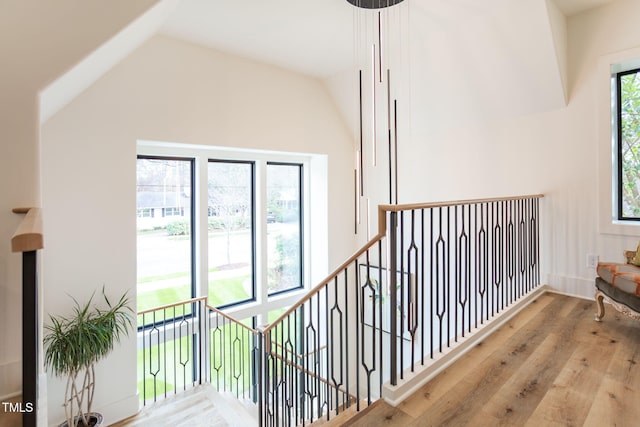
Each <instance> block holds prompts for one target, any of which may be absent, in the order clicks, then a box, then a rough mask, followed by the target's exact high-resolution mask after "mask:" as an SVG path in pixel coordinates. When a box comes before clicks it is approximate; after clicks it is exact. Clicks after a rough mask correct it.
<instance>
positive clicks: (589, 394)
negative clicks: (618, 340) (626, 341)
mask: <svg viewBox="0 0 640 427" xmlns="http://www.w3.org/2000/svg"><path fill="white" fill-rule="evenodd" d="M609 345H610V346H614V345H615V343H610V344H609ZM607 350H608V349H606V348H602V346H601V345H600V344H599V343H591V344H588V343H579V344H578V346H577V347H576V349H575V351H574V353H573V354H572V355H571V358H570V359H569V361H568V362H567V364H566V365H565V366H564V368H563V369H562V371H561V372H560V374H559V375H558V377H557V379H556V381H554V383H553V384H552V385H551V387H549V390H548V391H547V393H546V394H545V396H544V398H543V399H542V401H541V402H540V404H539V405H538V407H537V408H536V410H535V412H534V413H533V414H532V415H531V417H530V418H529V420H528V421H527V423H526V425H527V426H531V427H536V426H540V425H565V426H579V425H582V424H583V423H584V421H585V419H586V417H587V414H588V413H589V410H590V409H591V406H592V404H593V402H594V398H595V395H596V393H597V392H598V388H599V386H600V383H601V381H602V378H603V376H604V374H605V373H606V371H607V368H608V366H609V363H610V362H611V359H612V358H613V353H614V352H613V349H612V351H607Z"/></svg>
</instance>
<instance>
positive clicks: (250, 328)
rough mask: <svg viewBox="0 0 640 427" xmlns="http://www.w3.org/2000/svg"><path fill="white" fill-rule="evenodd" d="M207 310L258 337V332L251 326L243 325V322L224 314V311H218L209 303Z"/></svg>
mask: <svg viewBox="0 0 640 427" xmlns="http://www.w3.org/2000/svg"><path fill="white" fill-rule="evenodd" d="M207 308H208V309H209V310H211V311H213V312H214V313H216V314H217V315H218V316H221V317H223V318H225V319H227V320H228V321H229V322H231V323H235V324H237V325H240V326H242V327H243V328H245V329H246V330H248V331H249V332H251V333H252V334H253V335H258V331H256V330H255V329H253V328H252V327H251V326H247V325H245V324H244V323H242V322H241V321H239V320H237V319H236V318H234V317H233V316H229V315H228V314H226V313H224V312H222V311H220V310H218V309H217V308H215V307H212V306H210V305H209V304H208V303H207Z"/></svg>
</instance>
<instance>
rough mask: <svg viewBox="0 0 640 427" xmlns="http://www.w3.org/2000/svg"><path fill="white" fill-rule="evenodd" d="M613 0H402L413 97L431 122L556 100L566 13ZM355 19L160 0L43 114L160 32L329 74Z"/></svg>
mask: <svg viewBox="0 0 640 427" xmlns="http://www.w3.org/2000/svg"><path fill="white" fill-rule="evenodd" d="M612 1H616V0H518V1H513V0H483V1H478V0H407V1H406V3H405V5H408V7H409V11H410V14H409V15H410V17H411V18H410V20H409V23H408V26H409V30H410V37H411V49H412V50H411V55H412V58H413V59H412V61H413V64H412V67H414V68H415V70H412V72H413V73H414V75H418V76H421V78H420V80H419V81H416V82H413V83H412V84H414V86H415V91H416V94H417V96H416V99H418V98H424V99H429V100H432V101H433V100H438V103H439V104H438V108H437V109H434V111H432V112H430V114H429V117H431V119H432V120H434V123H442V122H443V120H444V121H445V122H446V120H447V117H446V116H447V114H448V111H449V112H453V111H454V110H455V111H456V114H458V115H459V114H460V112H463V113H464V112H468V113H471V112H474V113H475V114H481V115H484V116H485V117H484V118H488V119H490V118H492V117H494V116H499V115H501V114H503V113H505V112H509V113H526V112H530V111H543V110H546V109H549V108H557V107H561V106H563V105H564V103H565V102H566V96H567V82H566V23H565V18H566V17H567V16H572V15H575V14H579V13H582V12H584V11H586V10H588V9H591V8H594V7H599V6H603V5H605V4H607V3H610V2H612ZM355 21H356V14H355V12H354V7H353V6H352V5H350V4H349V3H348V2H347V1H346V0H321V1H316V0H268V1H266V0H159V1H158V3H157V4H156V6H155V7H154V8H152V9H151V10H150V11H149V12H148V13H147V14H145V15H143V16H141V17H140V18H139V19H138V20H136V21H135V22H133V23H132V24H131V25H129V26H128V27H127V28H125V29H124V30H123V31H122V32H121V33H120V34H118V35H116V36H115V37H114V38H113V39H112V40H111V41H110V42H108V43H107V44H105V45H104V46H102V47H100V48H99V49H97V50H96V51H95V52H94V53H93V54H92V55H90V56H89V57H87V58H86V59H85V60H84V61H82V62H81V63H79V64H77V66H76V67H74V68H73V69H71V70H70V71H69V72H68V73H67V74H66V75H64V76H61V77H60V78H59V79H58V80H57V81H55V82H53V83H52V84H51V85H50V86H49V87H47V88H45V89H44V90H43V91H42V93H41V121H42V122H44V121H46V120H47V119H48V118H49V117H51V116H52V115H53V114H55V112H56V111H58V110H59V109H60V108H62V107H63V106H64V105H66V103H68V102H69V101H70V100H72V99H73V98H74V97H75V96H77V95H78V94H79V93H80V92H82V91H83V90H84V89H86V88H87V87H88V86H89V85H90V84H92V82H93V81H95V80H96V79H97V78H99V77H100V76H101V75H102V74H104V73H105V72H107V71H108V70H109V69H110V67H112V66H113V65H115V64H116V63H118V61H120V60H121V59H122V58H124V57H125V56H126V55H128V54H129V53H131V52H133V50H135V49H136V48H137V47H138V46H140V45H141V44H142V43H143V42H144V41H145V40H146V39H148V38H149V37H151V36H153V35H154V34H158V33H161V34H164V35H168V36H171V37H176V38H179V39H183V40H187V41H190V42H194V43H198V44H201V45H204V46H207V47H211V48H214V49H218V50H222V51H226V52H230V53H233V54H236V55H238V56H242V57H247V58H251V59H254V60H258V61H262V62H266V63H270V64H273V65H275V66H278V67H282V68H285V69H290V70H293V71H296V72H300V73H303V74H307V75H310V76H313V77H316V78H320V79H323V80H324V81H325V82H329V81H331V79H333V78H335V76H336V75H339V74H340V73H344V72H345V71H346V70H348V69H349V68H350V67H351V66H352V64H353V60H352V58H353V39H354V29H353V28H354V22H355ZM523 100H526V102H525V101H523ZM414 102H415V101H414ZM514 105H516V108H514ZM418 107H419V106H418ZM438 115H443V116H442V117H439V116H438ZM449 116H450V118H451V117H453V116H454V115H452V114H449Z"/></svg>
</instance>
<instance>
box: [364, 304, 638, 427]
mask: <svg viewBox="0 0 640 427" xmlns="http://www.w3.org/2000/svg"><path fill="white" fill-rule="evenodd" d="M549 299H550V300H549ZM539 301H542V299H540V300H539ZM544 301H546V303H545V304H544V305H540V306H538V307H536V304H531V305H530V306H529V307H527V309H526V310H523V311H522V312H521V313H520V314H519V315H518V317H516V318H514V319H513V320H512V321H511V322H509V324H508V325H506V326H505V327H502V328H501V329H500V330H499V331H498V332H497V333H496V334H494V335H492V336H490V337H489V338H487V339H486V340H485V341H484V342H483V343H482V345H480V346H477V347H475V348H473V349H472V350H471V351H469V353H467V354H466V355H465V356H463V357H462V358H460V359H459V360H458V361H457V362H456V363H455V364H453V365H452V366H451V367H449V368H447V369H446V370H445V371H444V372H443V373H441V374H440V375H438V376H437V377H436V378H434V379H433V380H432V381H430V382H429V383H427V384H426V385H425V386H423V387H422V388H421V389H420V390H419V391H418V392H416V393H415V394H414V395H412V396H411V397H409V398H408V399H407V400H406V401H405V402H403V403H402V404H400V405H399V407H398V408H399V409H401V410H402V412H404V413H406V414H407V415H409V416H410V417H413V418H414V421H411V422H410V423H408V424H407V423H406V420H403V421H402V422H395V421H393V419H394V417H391V419H390V420H387V421H388V422H385V423H384V424H383V425H397V426H404V425H409V426H416V427H417V426H441V425H451V426H463V425H469V426H498V425H508V426H512V425H529V426H532V427H539V426H545V427H546V426H574V425H575V426H580V425H589V426H603V425H617V426H625V425H629V426H636V425H640V405H637V401H638V400H639V399H640V322H638V321H635V320H633V319H630V318H627V317H625V316H620V315H618V314H617V313H615V312H612V310H613V309H612V308H611V307H608V312H607V316H606V317H605V321H604V322H600V323H598V322H595V321H594V320H593V319H594V313H595V303H594V302H593V301H587V300H581V299H574V298H570V297H566V296H562V295H555V294H547V295H545V299H544ZM521 316H522V317H521ZM385 405H386V404H385ZM381 406H384V405H381ZM387 406H388V405H387ZM380 411H381V412H380V413H386V412H385V411H382V409H380ZM367 418H368V417H367ZM373 421H374V420H372V422H373ZM378 421H379V420H378ZM362 425H366V424H362ZM378 425H380V424H378Z"/></svg>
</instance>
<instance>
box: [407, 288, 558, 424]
mask: <svg viewBox="0 0 640 427" xmlns="http://www.w3.org/2000/svg"><path fill="white" fill-rule="evenodd" d="M564 303H565V298H554V300H553V301H552V302H551V303H550V304H548V305H547V306H545V307H544V308H543V309H542V310H540V311H539V314H538V315H537V316H535V317H533V318H532V319H531V320H530V321H529V322H527V323H526V324H524V325H522V327H521V328H520V329H518V333H516V334H514V335H512V336H511V337H509V338H508V339H507V340H506V341H505V342H504V343H503V345H502V346H496V345H494V343H493V341H492V339H491V337H489V338H488V339H487V340H486V342H485V345H486V346H490V347H491V348H493V350H494V351H493V352H492V353H491V354H490V355H489V356H488V357H486V358H485V359H484V360H474V356H475V354H473V353H474V350H475V349H474V350H472V351H470V352H469V353H468V355H469V357H468V360H467V363H469V364H470V365H471V366H473V367H474V369H473V370H471V371H468V372H467V375H466V376H465V377H464V378H463V379H462V380H461V381H460V382H458V383H457V384H456V385H454V386H453V387H452V388H450V389H449V390H448V391H447V392H446V393H444V394H443V395H442V396H441V397H440V398H439V399H437V400H435V401H433V402H429V404H428V405H427V407H423V411H422V414H420V415H419V416H418V417H416V422H415V423H414V424H412V425H416V426H426V425H435V426H437V425H458V424H464V423H466V422H468V420H470V419H471V418H473V417H474V416H475V414H476V412H477V411H478V410H480V409H481V408H482V407H483V405H484V404H485V403H486V402H487V401H488V400H489V399H490V398H491V396H493V395H494V394H495V393H496V392H497V391H498V390H499V389H500V388H501V387H502V385H503V384H504V383H505V382H506V381H508V380H509V378H511V376H512V375H513V374H514V373H515V372H516V371H517V370H518V368H519V367H520V366H521V365H522V364H523V363H524V362H525V361H526V360H527V359H528V358H529V356H530V355H531V354H532V353H533V352H534V351H535V349H536V348H537V347H538V346H539V345H540V344H541V343H542V342H543V341H544V340H545V339H546V338H547V336H548V331H549V330H551V329H553V327H554V322H555V317H554V316H553V315H552V314H554V313H557V312H558V311H559V310H560V308H561V307H562V306H563V304H564ZM460 363H461V361H458V362H456V363H455V364H454V366H453V367H452V370H451V371H453V372H455V369H456V367H457V366H458V365H459V364H460ZM428 387H429V384H427V385H425V387H423V389H422V390H421V394H422V395H423V396H424V390H425V389H426V390H428ZM410 399H411V398H410ZM423 403H424V402H423Z"/></svg>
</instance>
